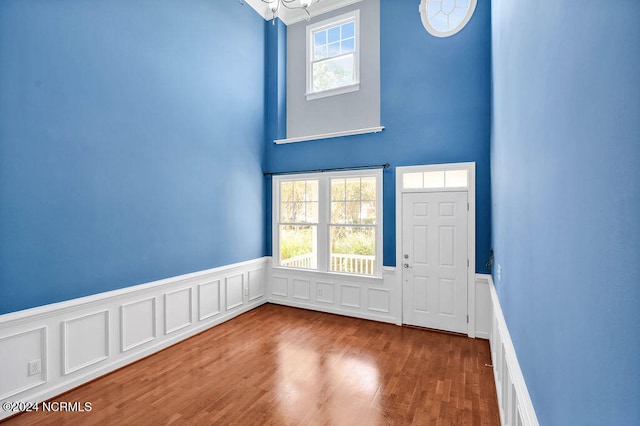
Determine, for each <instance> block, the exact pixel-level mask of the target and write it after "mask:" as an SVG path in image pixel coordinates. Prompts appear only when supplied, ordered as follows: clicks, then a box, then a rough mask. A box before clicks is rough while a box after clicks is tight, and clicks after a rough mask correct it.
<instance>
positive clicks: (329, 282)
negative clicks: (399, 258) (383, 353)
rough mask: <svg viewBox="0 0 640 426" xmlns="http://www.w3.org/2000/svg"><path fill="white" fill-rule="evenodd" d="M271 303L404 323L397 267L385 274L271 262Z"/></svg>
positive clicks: (384, 272) (389, 268) (269, 299)
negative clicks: (349, 272)
mask: <svg viewBox="0 0 640 426" xmlns="http://www.w3.org/2000/svg"><path fill="white" fill-rule="evenodd" d="M269 270H270V271H271V278H270V285H269V293H268V295H267V297H268V301H269V303H274V304H278V305H286V306H292V307H296V308H303V309H311V310H314V311H321V312H327V313H331V314H340V315H346V316H350V317H355V318H363V319H369V320H374V321H382V322H388V323H393V324H397V325H400V324H402V317H401V315H402V306H401V305H400V304H401V303H402V293H401V289H400V283H399V281H398V278H397V276H396V269H395V268H391V267H386V266H385V267H384V270H383V273H382V278H379V277H364V276H356V275H345V274H334V273H327V272H317V271H305V270H300V269H291V268H279V267H275V266H273V265H271V267H270V268H269Z"/></svg>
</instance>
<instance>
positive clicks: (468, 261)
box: [467, 259, 470, 268]
mask: <svg viewBox="0 0 640 426" xmlns="http://www.w3.org/2000/svg"><path fill="white" fill-rule="evenodd" d="M469 266H470V265H469V259H467V268H468V267H469Z"/></svg>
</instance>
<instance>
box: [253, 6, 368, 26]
mask: <svg viewBox="0 0 640 426" xmlns="http://www.w3.org/2000/svg"><path fill="white" fill-rule="evenodd" d="M360 1H362V0H320V1H319V2H318V3H313V4H312V5H311V6H310V7H309V12H310V13H311V17H312V19H313V17H315V16H318V15H321V14H323V13H326V12H330V11H332V10H336V9H339V8H341V7H344V6H348V5H350V4H354V3H358V2H360ZM244 2H245V3H246V4H248V5H249V6H251V7H252V8H253V9H254V10H255V11H256V12H258V13H259V14H260V15H261V16H262V17H263V18H264V19H266V20H269V19H271V18H272V15H271V9H270V8H269V5H268V4H267V3H265V2H263V1H262V0H244ZM306 16H307V14H306V13H305V12H304V11H302V10H289V9H285V8H282V7H281V8H280V10H279V11H278V17H279V18H280V19H281V20H282V22H284V23H285V24H286V25H291V24H295V23H296V22H300V21H303V20H304V18H305V17H306Z"/></svg>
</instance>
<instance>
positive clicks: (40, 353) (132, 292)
mask: <svg viewBox="0 0 640 426" xmlns="http://www.w3.org/2000/svg"><path fill="white" fill-rule="evenodd" d="M268 267H269V261H268V258H259V259H255V260H250V261H247V262H241V263H235V264H232V265H227V266H222V267H219V268H214V269H209V270H206V271H201V272H196V273H192V274H187V275H181V276H178V277H173V278H167V279H164V280H160V281H154V282H151V283H147V284H142V285H138V286H134V287H128V288H123V289H120V290H115V291H110V292H107V293H100V294H96V295H92V296H88V297H83V298H79V299H74V300H68V301H65V302H61V303H54V304H51V305H46V306H40V307H37V308H32V309H27V310H24V311H19V312H12V313H10V314H5V315H0V377H2V380H0V402H5V401H8V402H40V401H45V400H47V399H49V398H52V397H54V396H56V395H58V394H60V393H63V392H65V391H67V390H69V389H72V388H74V387H76V386H79V385H81V384H83V383H86V382H88V381H90V380H93V379H95V378H96V377H99V376H102V375H104V374H107V373H109V372H111V371H114V370H116V369H118V368H120V367H123V366H125V365H127V364H130V363H132V362H134V361H137V360H139V359H141V358H144V357H145V356H148V355H151V354H153V353H154V352H157V351H159V350H161V349H164V348H166V347H167V346H170V345H173V344H175V343H177V342H179V341H181V340H184V339H186V338H188V337H191V336H193V335H195V334H197V333H200V332H202V331H204V330H206V329H208V328H211V327H213V326H215V325H218V324H220V323H222V322H225V321H227V320H230V319H231V318H233V317H235V316H237V315H240V314H242V313H243V312H246V311H248V310H251V309H254V308H256V307H258V306H260V305H262V304H264V303H266V301H267V300H266V297H265V296H264V295H265V294H268V292H267V287H266V286H267V282H266V280H265V277H268V272H267V268H268ZM227 292H228V293H227ZM221 301H222V303H221ZM194 307H197V313H196V312H195V309H194ZM196 315H197V317H196ZM30 373H31V374H30ZM12 414H14V413H11V412H6V411H1V410H0V419H2V418H6V417H8V416H10V415H12Z"/></svg>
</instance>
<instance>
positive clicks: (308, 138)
mask: <svg viewBox="0 0 640 426" xmlns="http://www.w3.org/2000/svg"><path fill="white" fill-rule="evenodd" d="M383 130H384V126H377V127H368V128H366V129H355V130H345V131H342V132H333V133H323V134H320V135H309V136H300V137H297V138H287V139H276V140H274V141H273V143H275V144H276V145H281V144H285V143H295V142H305V141H317V140H321V139H330V138H339V137H342V136H353V135H364V134H367V133H380V132H381V131H383Z"/></svg>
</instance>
